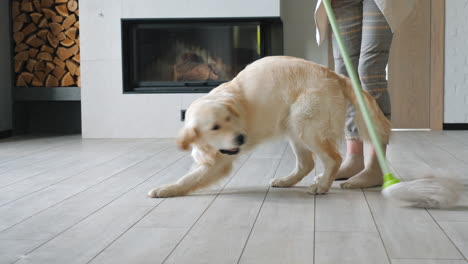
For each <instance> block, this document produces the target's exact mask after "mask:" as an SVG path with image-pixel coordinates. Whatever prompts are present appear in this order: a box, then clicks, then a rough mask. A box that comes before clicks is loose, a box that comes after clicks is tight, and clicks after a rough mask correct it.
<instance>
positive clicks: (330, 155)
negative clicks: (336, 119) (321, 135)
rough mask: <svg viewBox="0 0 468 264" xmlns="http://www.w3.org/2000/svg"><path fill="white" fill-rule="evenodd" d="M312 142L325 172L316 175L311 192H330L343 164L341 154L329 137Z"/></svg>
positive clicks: (312, 146)
mask: <svg viewBox="0 0 468 264" xmlns="http://www.w3.org/2000/svg"><path fill="white" fill-rule="evenodd" d="M314 143H315V144H311V148H312V149H313V150H314V152H315V153H316V154H317V155H318V156H319V158H320V159H321V160H322V162H323V165H324V167H325V172H324V173H323V174H321V175H317V176H315V179H314V183H313V184H312V185H311V186H310V189H309V192H310V193H312V194H322V193H326V192H328V190H329V189H330V187H331V185H332V183H333V181H334V180H335V178H336V174H337V173H338V169H339V168H340V165H341V161H342V158H341V155H340V152H339V151H338V149H337V146H336V144H335V143H334V142H331V141H330V140H328V139H325V140H316V142H314Z"/></svg>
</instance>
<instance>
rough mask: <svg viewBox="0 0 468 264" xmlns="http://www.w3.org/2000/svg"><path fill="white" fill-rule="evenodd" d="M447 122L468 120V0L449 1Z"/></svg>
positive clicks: (446, 18)
mask: <svg viewBox="0 0 468 264" xmlns="http://www.w3.org/2000/svg"><path fill="white" fill-rule="evenodd" d="M445 5H446V7H445V8H446V11H445V12H446V14H445V97H444V102H445V103H444V108H445V111H444V112H445V114H444V123H468V16H467V14H468V1H467V0H447V1H445Z"/></svg>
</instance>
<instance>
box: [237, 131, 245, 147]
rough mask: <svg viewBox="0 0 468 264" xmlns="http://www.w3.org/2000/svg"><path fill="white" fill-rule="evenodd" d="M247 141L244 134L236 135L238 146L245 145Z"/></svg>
mask: <svg viewBox="0 0 468 264" xmlns="http://www.w3.org/2000/svg"><path fill="white" fill-rule="evenodd" d="M244 142H245V137H244V135H242V134H240V135H238V136H237V137H236V143H237V145H238V146H240V145H243V144H244Z"/></svg>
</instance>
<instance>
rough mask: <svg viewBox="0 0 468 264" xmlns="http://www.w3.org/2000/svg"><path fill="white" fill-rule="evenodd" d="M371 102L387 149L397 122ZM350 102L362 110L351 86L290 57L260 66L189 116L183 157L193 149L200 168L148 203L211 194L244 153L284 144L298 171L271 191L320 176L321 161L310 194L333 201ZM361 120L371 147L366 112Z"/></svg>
mask: <svg viewBox="0 0 468 264" xmlns="http://www.w3.org/2000/svg"><path fill="white" fill-rule="evenodd" d="M364 98H365V100H366V101H367V103H368V105H369V107H370V110H371V115H372V117H373V119H374V121H375V123H376V125H377V128H378V134H379V136H380V139H381V140H382V141H383V143H387V142H388V138H389V134H390V122H389V121H388V120H387V118H385V116H384V115H383V113H382V112H381V111H380V109H379V107H378V105H377V103H376V102H375V100H374V99H373V98H372V96H370V95H369V94H368V93H364ZM348 102H350V103H352V104H353V105H354V106H355V107H356V109H359V108H358V106H357V99H356V97H355V95H354V92H353V90H352V86H351V82H350V80H349V79H348V78H346V77H344V76H342V75H339V74H337V73H335V72H333V71H331V70H329V69H328V68H326V67H324V66H321V65H318V64H315V63H313V62H310V61H306V60H303V59H299V58H293V57H286V56H272V57H266V58H263V59H260V60H258V61H255V62H253V63H252V64H250V65H248V66H247V67H246V68H245V69H244V70H243V71H241V72H240V73H239V74H238V75H237V76H236V77H235V78H234V79H233V80H232V81H230V82H226V83H224V84H221V85H220V86H218V87H216V88H215V89H213V90H212V91H211V92H210V93H208V94H207V95H205V96H203V97H201V98H199V99H197V100H195V101H194V102H193V103H192V104H191V106H190V107H189V108H188V109H187V112H186V120H185V124H184V127H183V128H182V130H181V133H180V135H179V138H178V140H177V143H178V145H179V147H180V148H181V149H183V150H188V149H190V148H191V149H192V157H193V159H194V161H195V164H194V166H193V168H192V169H191V170H190V171H189V172H188V173H187V174H186V175H185V176H183V177H182V178H181V179H179V180H178V181H177V182H175V183H172V184H167V185H162V186H159V187H157V188H155V189H153V190H151V191H150V192H149V193H148V196H150V197H171V196H181V195H186V194H189V193H190V192H192V191H195V190H197V189H200V188H203V187H206V186H208V185H210V184H212V183H214V182H216V181H218V180H220V179H221V178H222V177H225V176H227V175H228V174H229V172H230V171H231V168H232V163H233V161H234V159H235V158H236V157H237V155H238V154H239V153H241V152H245V151H249V150H252V149H253V148H254V147H255V146H257V145H258V144H259V143H263V142H265V141H267V140H271V139H275V138H276V139H277V138H279V137H283V138H287V139H288V140H289V143H290V145H291V147H292V149H293V151H294V154H295V156H296V166H295V168H294V170H293V171H292V172H291V173H290V174H289V175H288V176H286V177H284V178H280V179H274V180H272V182H271V185H272V186H273V187H290V186H293V185H294V184H296V183H298V182H299V181H301V180H302V179H303V178H304V177H305V176H306V175H307V174H309V172H310V171H311V170H312V169H313V168H314V154H315V155H316V156H318V157H319V158H320V159H321V161H322V162H323V164H324V167H325V171H324V173H323V174H322V175H319V176H316V177H315V179H314V181H313V184H312V185H311V186H310V188H309V190H308V191H309V192H310V193H313V194H322V193H326V192H327V191H328V190H329V189H330V186H331V184H332V183H333V181H334V179H335V177H336V174H337V171H338V169H339V167H340V165H341V161H342V158H341V155H340V153H339V150H338V145H339V142H340V141H341V140H342V138H343V133H344V132H343V131H344V125H345V116H346V108H347V104H348ZM356 119H357V120H356V123H357V126H358V129H359V131H360V132H361V136H362V137H363V139H367V138H368V135H367V129H366V128H365V126H364V122H363V118H362V116H361V113H360V112H359V111H358V113H357V118H356Z"/></svg>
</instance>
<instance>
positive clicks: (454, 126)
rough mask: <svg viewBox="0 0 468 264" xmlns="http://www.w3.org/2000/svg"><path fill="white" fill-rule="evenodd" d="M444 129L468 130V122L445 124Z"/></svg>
mask: <svg viewBox="0 0 468 264" xmlns="http://www.w3.org/2000/svg"><path fill="white" fill-rule="evenodd" d="M444 130H468V123H450V124H444Z"/></svg>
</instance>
